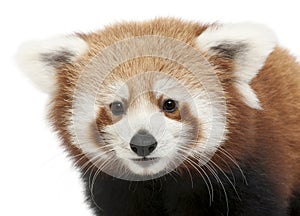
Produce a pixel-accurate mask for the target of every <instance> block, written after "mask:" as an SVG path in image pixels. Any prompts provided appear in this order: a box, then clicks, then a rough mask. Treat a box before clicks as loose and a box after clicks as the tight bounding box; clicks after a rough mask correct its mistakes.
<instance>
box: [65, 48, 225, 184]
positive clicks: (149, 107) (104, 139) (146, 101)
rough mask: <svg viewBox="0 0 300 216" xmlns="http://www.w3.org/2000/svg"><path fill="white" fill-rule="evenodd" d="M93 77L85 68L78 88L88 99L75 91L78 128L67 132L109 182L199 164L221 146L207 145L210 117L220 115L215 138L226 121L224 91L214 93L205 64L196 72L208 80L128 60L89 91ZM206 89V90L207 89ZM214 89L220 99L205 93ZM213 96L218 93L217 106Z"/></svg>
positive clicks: (153, 60) (148, 60)
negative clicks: (190, 162)
mask: <svg viewBox="0 0 300 216" xmlns="http://www.w3.org/2000/svg"><path fill="white" fill-rule="evenodd" d="M126 53H127V52H126ZM94 60H95V59H94ZM95 61H96V60H95ZM198 61H202V60H198ZM203 61H204V60H203ZM94 65H99V64H94ZM95 70H96V68H94V67H93V66H92V67H87V69H86V71H85V73H86V75H87V77H86V80H85V79H79V80H78V82H77V85H78V86H77V87H76V88H75V89H85V93H84V94H83V92H82V90H80V91H79V95H76V90H75V95H74V101H73V107H74V110H73V125H74V126H75V127H74V128H73V129H72V128H71V129H70V130H71V131H72V133H73V134H74V136H76V138H77V142H78V146H80V148H81V149H83V151H84V152H86V155H89V159H90V160H92V161H93V163H94V164H95V165H96V166H97V167H100V168H101V169H102V170H103V171H105V172H107V173H109V174H110V175H113V176H118V177H121V178H125V179H131V180H132V179H134V180H145V179H148V178H155V177H159V176H161V175H164V174H166V173H168V172H171V171H173V170H174V169H176V168H177V167H178V166H179V165H181V164H182V162H183V161H186V160H192V159H191V158H193V157H196V156H197V157H199V158H202V159H201V163H205V161H207V160H209V158H210V157H211V154H212V153H213V152H214V151H215V149H216V148H215V146H214V145H215V144H217V143H219V142H215V143H213V142H211V141H209V135H210V138H212V137H213V135H211V134H212V133H211V128H212V127H213V125H211V122H212V118H213V117H217V116H219V118H218V120H216V121H215V122H217V121H219V122H220V126H221V127H219V128H220V131H218V130H217V129H216V131H217V132H218V133H224V129H225V126H224V124H225V121H224V119H225V116H224V114H222V112H223V113H224V110H222V109H221V108H223V107H222V103H221V102H222V99H223V98H222V93H223V92H222V90H217V89H218V88H219V87H220V86H218V85H217V84H216V83H218V82H216V81H215V82H213V83H212V80H215V79H216V80H217V77H216V75H215V73H214V72H213V71H212V68H211V66H210V65H209V64H208V63H207V62H206V61H204V62H203V64H201V68H199V71H198V73H203V74H207V77H205V76H204V75H203V76H202V77H201V79H202V80H201V79H199V77H197V75H196V74H194V73H192V72H191V71H189V70H188V69H186V68H184V67H183V66H182V65H180V64H178V63H176V62H173V61H170V60H168V59H161V58H158V57H140V58H138V59H130V60H128V61H126V63H123V64H120V65H118V67H117V68H115V69H114V70H112V71H110V72H109V74H108V75H107V76H105V78H104V80H103V81H102V82H100V81H99V82H97V84H96V86H93V87H91V81H87V80H89V79H90V75H92V76H94V75H95V73H94V71H95ZM97 70H101V69H99V67H97ZM205 79H207V80H206V81H205V82H204V80H205ZM209 79H210V80H211V81H210V80H209ZM91 80H94V78H93V79H91ZM98 80H100V79H98ZM80 83H83V85H81V84H80ZM87 83H88V85H86V84H87ZM205 83H211V85H210V88H207V89H206V88H205V85H206V84H205ZM213 89H214V90H215V91H216V92H218V94H215V93H214V92H212V93H210V92H208V90H210V91H211V90H213ZM210 94H215V97H214V100H211V99H210ZM89 98H90V99H89ZM223 102H224V101H223ZM87 103H89V104H90V105H91V108H88V107H89V106H88V105H87ZM212 104H214V105H215V107H220V109H219V108H218V109H214V107H212ZM89 110H90V111H89ZM89 112H91V113H89ZM88 116H89V118H88ZM84 125H85V126H84ZM217 137H222V136H220V135H219V134H218V136H217ZM222 138H223V137H222ZM210 142H211V143H210ZM200 155H202V156H201V157H200ZM120 171H121V172H120Z"/></svg>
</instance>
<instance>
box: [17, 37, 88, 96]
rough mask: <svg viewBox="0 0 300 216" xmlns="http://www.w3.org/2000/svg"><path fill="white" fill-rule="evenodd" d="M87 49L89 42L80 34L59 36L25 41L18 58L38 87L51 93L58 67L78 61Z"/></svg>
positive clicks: (53, 88)
mask: <svg viewBox="0 0 300 216" xmlns="http://www.w3.org/2000/svg"><path fill="white" fill-rule="evenodd" d="M87 50H88V45H87V43H86V42H85V41H84V40H83V39H81V38H79V36H76V35H70V36H59V37H54V38H50V39H46V40H37V41H29V42H26V43H24V44H23V45H21V47H20V48H19V50H18V53H17V55H16V58H17V59H16V60H17V63H18V65H19V66H20V67H21V69H22V70H23V71H24V72H25V73H26V75H28V76H29V77H30V78H31V79H32V81H33V82H34V84H35V85H36V86H37V87H39V88H40V89H41V90H43V91H45V92H47V93H51V92H53V91H54V90H55V84H56V80H55V73H56V68H58V67H60V66H61V65H63V64H64V63H72V62H74V61H76V60H77V59H78V58H79V57H80V56H81V55H82V54H84V53H85V52H86V51H87Z"/></svg>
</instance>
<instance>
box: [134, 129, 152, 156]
mask: <svg viewBox="0 0 300 216" xmlns="http://www.w3.org/2000/svg"><path fill="white" fill-rule="evenodd" d="M156 146H157V142H156V139H155V138H154V137H153V136H152V135H151V134H149V133H148V132H147V131H145V130H140V131H138V132H137V133H136V134H135V135H134V136H133V137H132V138H131V140H130V148H131V149H132V151H134V152H135V153H136V154H137V155H138V156H143V157H145V156H147V155H149V154H150V153H151V152H153V151H154V149H155V148H156Z"/></svg>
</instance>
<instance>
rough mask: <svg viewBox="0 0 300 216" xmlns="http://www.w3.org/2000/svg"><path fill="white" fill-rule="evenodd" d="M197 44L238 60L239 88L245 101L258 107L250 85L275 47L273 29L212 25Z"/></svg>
mask: <svg viewBox="0 0 300 216" xmlns="http://www.w3.org/2000/svg"><path fill="white" fill-rule="evenodd" d="M197 44H198V46H199V48H200V49H201V50H203V51H204V52H207V53H208V55H211V56H213V55H220V56H224V57H225V58H230V59H232V60H233V61H234V63H235V64H234V71H233V78H234V79H235V81H236V83H237V84H236V87H237V88H238V90H239V91H240V93H241V94H242V96H243V98H244V102H245V103H246V104H247V105H248V106H250V107H252V108H255V109H258V108H259V107H260V105H259V101H258V99H257V97H256V95H255V93H254V91H253V90H252V89H251V87H250V86H249V87H246V85H250V83H251V81H252V79H253V78H254V77H255V76H256V75H257V73H258V72H259V71H260V69H261V68H262V67H263V65H264V63H265V61H266V59H267V57H268V56H269V54H270V53H271V52H272V51H273V49H274V48H275V46H276V44H277V38H276V35H275V34H274V33H273V31H272V30H270V29H269V28H267V27H266V26H264V25H261V24H256V23H247V22H246V23H238V24H225V25H221V26H211V27H209V28H208V29H206V30H205V31H204V32H203V33H202V34H201V35H200V36H199V37H198V39H197ZM250 90H251V92H252V93H251V94H249V93H250ZM251 95H252V96H251ZM249 96H250V97H251V98H250V97H249ZM253 96H255V97H256V99H255V98H253ZM255 101H256V102H255Z"/></svg>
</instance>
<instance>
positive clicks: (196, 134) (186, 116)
mask: <svg viewBox="0 0 300 216" xmlns="http://www.w3.org/2000/svg"><path fill="white" fill-rule="evenodd" d="M180 114H181V116H182V122H183V123H184V124H187V125H189V128H190V129H189V136H190V139H189V142H188V143H186V146H188V147H190V148H195V147H196V146H197V144H198V143H199V140H200V139H201V138H202V133H201V123H200V121H199V119H198V118H197V117H196V116H194V115H193V114H192V112H191V110H190V107H189V106H188V104H186V103H184V104H183V105H182V107H181V109H180Z"/></svg>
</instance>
